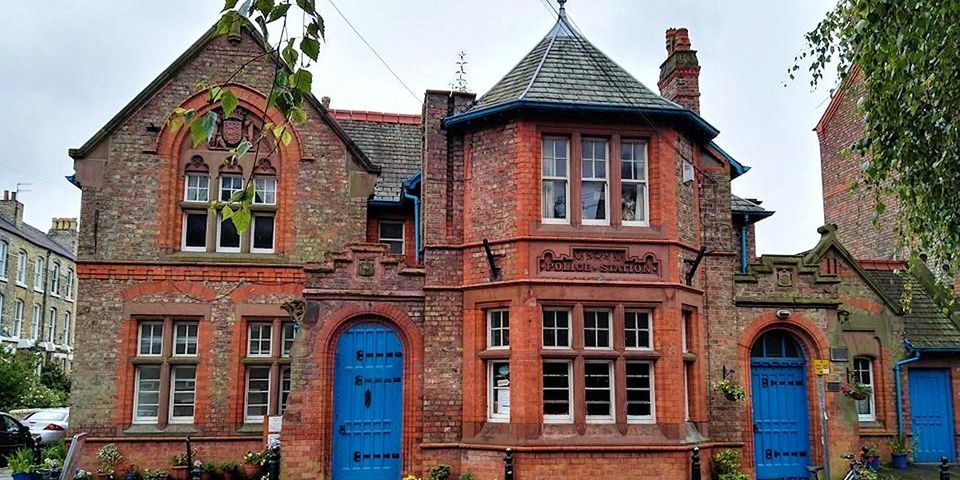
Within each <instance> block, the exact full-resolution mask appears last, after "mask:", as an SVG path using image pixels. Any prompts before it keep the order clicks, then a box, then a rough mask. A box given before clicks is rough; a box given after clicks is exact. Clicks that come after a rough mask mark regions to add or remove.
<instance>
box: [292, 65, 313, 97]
mask: <svg viewBox="0 0 960 480" xmlns="http://www.w3.org/2000/svg"><path fill="white" fill-rule="evenodd" d="M290 83H291V85H290V86H291V87H293V88H295V89H297V90H299V91H300V92H302V93H303V94H304V95H309V94H310V93H311V92H310V88H311V85H312V84H313V74H312V73H310V72H309V71H308V70H305V69H303V68H301V69H299V70H297V71H296V73H294V74H293V75H291V76H290Z"/></svg>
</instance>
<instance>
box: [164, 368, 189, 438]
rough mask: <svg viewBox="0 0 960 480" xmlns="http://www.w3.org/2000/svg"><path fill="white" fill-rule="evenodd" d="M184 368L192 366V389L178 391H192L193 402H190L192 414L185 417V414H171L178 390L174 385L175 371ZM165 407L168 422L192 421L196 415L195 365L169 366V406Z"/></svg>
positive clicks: (175, 380) (187, 422) (182, 422)
mask: <svg viewBox="0 0 960 480" xmlns="http://www.w3.org/2000/svg"><path fill="white" fill-rule="evenodd" d="M185 368H192V369H193V390H192V391H191V390H181V391H180V393H185V392H192V393H193V404H192V406H193V415H190V416H189V417H187V416H175V415H174V414H173V411H174V407H175V406H176V405H177V403H176V398H177V397H176V394H177V392H178V391H177V389H176V385H177V371H179V370H181V369H185ZM161 375H162V374H161ZM183 405H186V404H183ZM167 409H168V410H169V413H168V414H167V415H168V417H167V419H168V421H169V422H170V423H177V424H190V423H193V419H194V418H195V417H196V415H197V365H172V366H171V367H170V400H169V406H168V408H167Z"/></svg>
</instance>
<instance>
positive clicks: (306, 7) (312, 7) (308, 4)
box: [297, 0, 317, 15]
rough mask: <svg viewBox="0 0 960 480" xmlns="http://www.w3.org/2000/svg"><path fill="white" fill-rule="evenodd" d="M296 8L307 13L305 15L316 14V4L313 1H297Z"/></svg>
mask: <svg viewBox="0 0 960 480" xmlns="http://www.w3.org/2000/svg"><path fill="white" fill-rule="evenodd" d="M297 6H298V7H300V8H301V9H303V11H304V12H307V15H316V14H317V4H316V2H315V1H314V0H297Z"/></svg>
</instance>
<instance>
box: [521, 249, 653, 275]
mask: <svg viewBox="0 0 960 480" xmlns="http://www.w3.org/2000/svg"><path fill="white" fill-rule="evenodd" d="M572 252H573V253H572V254H571V255H563V254H560V255H558V254H556V253H554V252H553V251H552V250H544V251H543V253H541V254H540V258H538V259H537V265H538V268H539V270H540V272H551V273H552V272H562V273H609V274H623V275H655V276H658V277H659V276H660V260H659V259H657V257H656V256H655V255H654V254H653V253H647V254H645V255H643V256H642V257H636V256H630V255H628V254H627V250H626V249H620V248H576V247H574V248H573V249H572Z"/></svg>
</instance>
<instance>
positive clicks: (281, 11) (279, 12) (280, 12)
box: [267, 3, 290, 23]
mask: <svg viewBox="0 0 960 480" xmlns="http://www.w3.org/2000/svg"><path fill="white" fill-rule="evenodd" d="M287 10H290V4H289V3H282V4H280V5H277V6H276V7H273V10H271V11H270V16H269V17H267V23H270V22H274V21H276V20H279V19H280V18H282V17H283V16H284V15H286V14H287Z"/></svg>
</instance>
